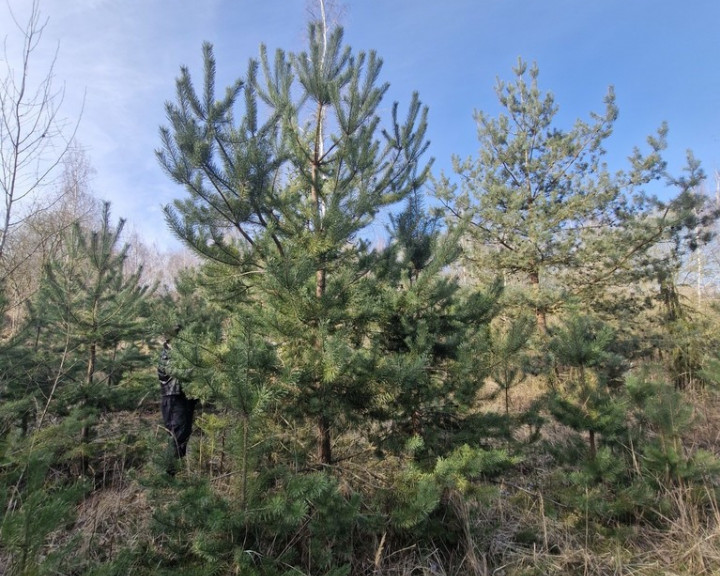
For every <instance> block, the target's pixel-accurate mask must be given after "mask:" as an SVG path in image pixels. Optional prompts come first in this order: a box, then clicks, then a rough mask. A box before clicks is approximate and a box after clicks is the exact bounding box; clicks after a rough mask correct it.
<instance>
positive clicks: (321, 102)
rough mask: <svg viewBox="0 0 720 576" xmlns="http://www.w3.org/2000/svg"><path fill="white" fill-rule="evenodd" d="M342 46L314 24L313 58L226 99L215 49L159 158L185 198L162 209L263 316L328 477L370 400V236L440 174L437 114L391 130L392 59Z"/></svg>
mask: <svg viewBox="0 0 720 576" xmlns="http://www.w3.org/2000/svg"><path fill="white" fill-rule="evenodd" d="M342 40H343V33H342V30H341V29H336V30H333V31H332V32H328V31H327V30H326V29H325V28H324V27H323V26H322V25H317V24H311V25H310V27H309V46H308V49H307V51H305V52H302V53H300V54H286V53H285V52H283V51H282V50H278V51H277V53H276V55H275V58H274V60H272V59H271V58H270V57H269V56H268V53H267V50H266V48H265V47H262V48H261V52H260V59H259V61H255V60H251V61H250V63H249V66H248V70H247V73H246V76H245V78H244V79H242V80H238V81H237V82H235V83H234V84H233V85H232V86H231V87H229V88H228V90H227V91H226V94H225V96H224V97H223V98H220V99H217V98H216V95H215V68H216V65H215V58H214V55H213V51H212V47H211V46H210V45H207V44H206V45H205V46H204V48H203V53H204V61H205V75H204V80H203V86H202V89H201V90H200V91H198V90H196V89H195V87H194V84H193V82H192V79H191V76H190V72H189V71H188V70H187V69H186V68H183V69H182V71H181V75H180V78H179V79H178V81H177V101H176V102H175V103H169V104H168V105H167V116H168V120H169V123H170V126H169V127H168V128H163V129H162V130H161V138H162V148H161V149H160V150H159V151H158V157H159V160H160V162H161V164H162V165H163V167H164V168H165V169H166V171H167V173H168V174H169V176H170V177H171V178H172V179H173V180H174V181H175V182H177V183H178V184H181V185H183V186H184V187H185V190H186V191H187V193H188V197H187V198H186V199H184V200H177V201H175V202H174V204H173V205H172V206H167V207H166V209H165V214H166V217H167V221H168V223H169V225H170V227H171V229H172V230H173V231H174V233H175V234H176V235H177V236H178V238H180V239H181V240H182V241H183V242H185V243H186V244H187V245H189V246H191V247H192V248H193V249H194V250H195V251H197V252H198V253H199V254H201V255H203V256H204V257H206V258H208V259H210V260H213V261H215V262H218V263H220V264H222V265H224V266H226V267H227V268H228V270H229V271H230V272H231V273H232V274H234V275H235V278H236V282H235V288H236V289H237V290H238V292H237V293H238V294H240V293H242V291H243V290H244V291H245V292H244V296H243V297H245V298H248V299H249V301H251V302H252V303H253V304H254V308H253V309H254V311H255V314H259V315H262V317H263V319H262V322H261V323H262V324H263V325H264V326H265V338H266V339H267V340H268V341H270V342H272V343H273V344H274V345H275V347H276V349H277V353H278V357H279V359H280V361H281V362H282V364H283V366H284V368H285V370H284V372H285V374H286V380H285V386H286V390H287V392H288V393H289V397H288V400H289V401H288V404H289V405H290V406H291V407H292V410H291V411H292V415H293V417H295V418H298V419H299V420H301V421H307V422H310V421H312V422H314V426H315V429H316V438H317V439H316V447H317V459H318V461H319V462H321V463H325V464H327V463H330V462H331V461H332V429H333V427H339V426H341V425H342V423H343V422H347V421H348V419H352V418H353V415H354V414H356V412H357V410H358V409H360V407H361V406H363V405H365V403H366V401H367V399H368V394H370V395H371V394H372V388H371V387H368V386H367V385H364V384H366V378H362V377H361V375H362V374H363V373H366V372H367V370H368V366H369V365H370V364H371V363H372V362H373V359H372V355H371V354H369V353H368V351H367V350H364V349H363V346H364V340H363V339H362V338H360V337H358V333H357V330H358V328H357V326H355V325H354V320H355V319H356V318H357V313H356V312H353V310H355V309H356V308H357V304H358V302H359V300H358V298H359V296H358V294H359V293H361V292H362V289H361V287H362V285H363V283H364V282H367V281H368V275H369V274H370V269H369V268H368V266H369V264H370V262H371V259H369V258H367V254H368V251H369V246H368V244H367V243H366V242H364V241H362V240H361V239H360V237H361V234H362V232H363V229H364V228H365V227H366V226H368V225H369V224H371V223H372V222H373V221H374V219H375V218H376V217H377V215H378V213H379V211H380V210H382V209H383V208H384V207H386V206H391V205H393V204H395V203H396V202H398V201H400V200H402V199H403V198H405V197H406V196H407V195H408V194H409V193H410V192H411V191H412V190H415V189H417V188H418V187H419V186H420V185H421V184H422V183H423V181H424V180H425V179H426V177H427V174H428V170H429V165H427V164H426V163H425V162H423V160H422V157H423V154H424V152H425V151H426V149H427V146H428V143H427V141H426V140H425V130H426V116H427V109H425V108H423V107H422V106H421V104H420V101H419V100H418V97H417V95H414V96H413V97H412V99H411V102H410V106H409V109H408V112H407V115H406V118H405V120H404V121H403V120H400V119H399V117H398V116H399V112H398V105H397V104H395V105H393V106H392V109H391V114H390V117H389V118H387V119H385V120H383V119H382V118H381V116H380V113H381V110H382V107H381V102H382V101H383V97H384V96H385V94H386V92H387V89H388V84H386V83H381V82H379V77H380V71H381V65H382V62H381V60H380V59H379V58H378V56H377V55H376V54H375V53H374V52H369V53H365V52H360V53H357V54H354V53H353V52H352V51H351V50H350V48H348V47H345V46H344V45H343V42H342Z"/></svg>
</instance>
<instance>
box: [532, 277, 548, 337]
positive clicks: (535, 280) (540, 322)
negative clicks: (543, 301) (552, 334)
mask: <svg viewBox="0 0 720 576" xmlns="http://www.w3.org/2000/svg"><path fill="white" fill-rule="evenodd" d="M529 276H530V284H531V286H532V291H533V295H534V296H535V318H536V319H537V327H538V330H539V331H540V334H547V315H546V314H545V310H543V309H542V308H540V306H538V302H537V301H538V300H539V299H540V274H539V272H538V271H537V270H533V271H532V272H530V275H529Z"/></svg>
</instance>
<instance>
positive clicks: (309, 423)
mask: <svg viewBox="0 0 720 576" xmlns="http://www.w3.org/2000/svg"><path fill="white" fill-rule="evenodd" d="M33 7H34V9H33V12H32V17H31V19H30V20H29V22H28V23H27V25H25V27H24V28H23V31H24V37H25V40H26V43H25V45H24V49H23V51H22V53H23V55H24V59H23V62H25V63H26V64H28V65H29V63H31V62H32V58H33V55H34V53H35V50H36V49H37V46H38V45H39V44H38V42H40V41H41V40H42V33H43V30H44V20H43V19H42V17H41V14H40V11H39V5H38V4H36V3H33ZM324 8H325V6H324V4H322V3H321V4H320V8H319V10H318V12H317V14H316V15H315V16H316V17H315V19H314V20H311V22H310V23H309V26H308V35H307V46H306V48H305V49H304V50H303V51H299V52H283V51H281V50H279V51H277V52H274V53H271V52H270V51H268V50H267V49H266V48H264V47H261V49H260V51H259V53H258V54H257V55H256V56H255V58H254V59H251V60H249V62H248V63H247V64H246V65H245V66H243V68H241V69H240V70H238V71H237V76H238V80H237V81H235V82H234V83H232V84H230V85H229V87H227V88H226V87H225V86H223V85H217V81H216V75H217V71H218V68H219V66H220V64H218V63H216V60H215V54H214V51H213V47H212V46H211V45H210V44H205V45H204V46H203V48H202V56H203V68H202V70H200V71H191V70H190V69H188V68H186V67H182V68H181V69H180V74H179V76H178V79H177V82H176V95H175V98H174V99H173V100H170V101H168V103H167V104H166V114H167V120H166V125H165V126H163V127H162V128H161V131H160V137H159V140H158V144H157V153H156V155H157V160H158V161H159V163H160V165H161V166H162V167H163V169H164V170H165V172H166V174H167V176H168V178H169V179H170V180H171V181H173V182H175V183H176V184H179V185H180V186H179V187H178V188H177V189H178V197H177V199H176V200H174V201H173V202H171V203H168V204H167V205H166V206H165V207H164V217H165V222H166V224H167V226H168V227H169V229H170V230H171V231H172V233H173V234H174V235H175V237H176V238H177V239H178V240H179V241H180V242H181V243H182V244H183V246H185V247H186V249H187V250H186V251H183V252H179V253H176V254H172V255H170V254H161V253H158V252H157V250H155V251H154V250H153V249H152V248H149V247H148V246H146V245H144V244H143V242H142V239H141V238H139V237H138V236H137V235H134V236H130V237H128V236H127V235H126V234H125V230H124V227H125V221H124V220H123V219H122V218H121V219H119V220H117V221H116V220H114V218H113V215H112V213H111V206H110V203H108V202H104V201H100V200H98V199H96V198H95V197H94V196H93V194H92V193H91V191H90V187H89V185H88V182H89V180H88V177H89V175H90V173H91V170H92V168H91V166H90V161H89V159H88V158H87V156H86V155H85V154H84V153H83V152H82V149H81V148H80V147H79V146H78V145H77V144H76V143H75V141H74V140H73V134H74V129H75V126H74V125H72V124H66V123H63V122H62V121H61V120H60V119H61V115H60V113H59V105H60V104H62V98H61V97H60V96H59V93H58V92H57V91H56V90H55V89H54V87H53V84H52V81H53V70H52V68H50V69H49V70H48V71H47V75H46V76H45V77H44V82H42V83H41V84H40V86H39V89H37V90H26V84H25V82H24V81H25V79H26V76H25V73H26V72H27V71H28V70H29V69H30V68H29V66H24V67H21V68H20V69H19V70H20V71H19V72H17V73H15V74H8V76H6V77H5V79H4V81H3V83H2V86H1V90H0V105H1V106H2V124H1V127H0V146H1V147H2V167H3V172H2V190H3V194H4V200H5V203H4V209H3V212H2V216H3V225H2V230H1V231H0V280H1V281H2V289H3V293H2V312H3V324H2V341H1V343H0V355H1V356H0V357H1V358H2V362H1V364H0V399H1V403H0V484H1V485H2V489H1V490H0V494H2V496H1V497H0V506H2V510H3V516H2V521H1V522H0V563H1V564H0V565H2V566H3V569H4V570H5V571H6V572H7V573H8V574H44V573H48V574H51V573H52V574H57V573H60V574H128V573H133V574H143V573H148V574H150V573H152V574H163V573H174V574H209V573H237V574H290V573H293V574H297V573H302V574H337V575H339V574H371V573H372V574H410V573H427V574H443V573H444V574H492V573H495V574H500V573H504V574H515V575H520V574H524V575H530V574H553V573H554V574H566V573H579V574H659V573H663V574H668V573H678V574H703V573H707V574H711V573H714V572H716V571H717V570H718V566H719V565H720V545H719V544H718V536H719V535H720V532H719V531H718V520H719V519H720V513H719V510H718V504H717V485H718V482H717V480H718V474H720V461H718V453H717V446H716V440H717V435H718V420H717V418H718V401H717V392H716V388H717V382H718V378H720V371H719V366H720V365H719V364H718V357H717V325H718V318H717V314H716V312H717V308H716V304H717V290H716V289H717V285H716V280H717V271H716V270H717V256H718V251H717V242H716V238H715V236H716V228H717V217H718V200H717V198H716V196H715V195H714V194H712V193H710V191H709V188H708V183H707V178H706V175H705V172H704V171H703V169H702V167H701V166H700V164H699V162H698V161H697V160H696V159H695V158H694V156H693V155H692V153H691V152H688V155H687V165H686V167H685V169H684V170H682V171H678V172H677V173H676V172H674V171H673V170H671V169H669V168H668V165H667V162H666V161H665V159H664V156H663V154H664V151H665V149H666V147H667V141H666V140H667V139H666V136H667V126H665V125H664V124H659V126H658V129H657V131H656V132H655V133H653V134H651V135H649V136H648V137H647V139H646V141H645V142H641V143H638V146H637V147H636V148H635V149H634V150H632V151H631V152H630V155H629V157H628V159H627V165H626V166H625V167H624V168H623V169H621V170H611V169H610V168H608V166H607V164H606V157H607V154H608V150H606V146H608V138H609V137H610V135H611V134H612V130H613V126H614V124H615V122H616V119H617V115H618V107H617V105H616V102H615V95H614V92H613V90H612V88H609V89H608V91H607V93H606V94H605V97H604V100H603V101H602V103H601V105H600V106H599V108H600V110H599V111H595V112H592V113H590V114H589V115H588V117H587V118H586V119H578V120H577V121H575V122H574V123H573V124H572V125H571V126H570V127H563V126H561V125H559V123H558V122H557V115H558V113H559V110H560V106H559V104H556V103H555V101H554V98H553V96H552V93H551V92H549V91H546V90H544V89H543V88H542V87H541V82H540V81H541V79H542V75H541V72H540V70H539V69H538V67H537V66H536V65H534V64H532V63H528V62H525V61H523V60H522V59H520V60H519V61H518V62H517V65H516V67H515V68H514V69H513V70H512V71H511V72H510V74H509V75H508V76H509V79H507V80H498V82H497V85H496V93H497V99H498V105H499V108H500V110H501V112H500V113H498V114H497V115H495V114H492V115H491V114H488V113H483V112H480V111H479V112H477V113H476V115H475V122H476V125H477V134H478V141H479V151H478V153H477V155H476V156H473V157H470V158H467V159H465V158H463V159H461V158H456V159H455V161H454V163H453V166H452V170H451V171H448V172H446V171H434V170H433V160H432V157H431V153H432V148H431V146H430V143H429V141H428V137H427V121H428V109H427V108H426V107H425V106H424V105H423V103H422V100H421V98H420V96H419V95H418V94H408V95H407V96H406V97H405V99H404V100H403V101H401V102H400V103H399V104H393V103H389V102H388V101H387V92H388V89H389V85H388V84H387V83H385V80H384V79H383V75H382V70H381V59H380V56H379V55H377V54H376V53H374V52H373V51H367V52H363V51H355V50H353V49H352V48H351V47H350V46H348V45H347V44H346V42H345V41H344V36H343V31H342V29H341V28H338V27H334V26H332V25H330V24H329V23H328V17H327V14H326V13H325V10H324ZM390 80H391V79H390ZM658 186H662V188H663V190H664V193H663V195H662V197H658V195H657V194H656V193H655V192H656V190H657V189H658ZM378 221H386V222H387V233H386V237H385V239H384V241H383V242H381V243H373V242H369V241H368V240H367V239H364V234H363V232H364V231H365V230H366V229H367V227H368V226H369V225H371V224H373V223H377V222H378ZM177 323H182V324H183V325H184V330H183V331H182V332H181V335H180V337H179V338H177V339H176V341H175V343H174V348H175V350H174V352H175V358H174V361H175V366H174V367H173V370H174V373H175V374H176V375H177V376H178V377H179V378H181V379H182V380H183V381H184V382H185V388H186V391H187V393H188V394H189V395H191V396H193V397H197V398H199V399H200V400H201V408H200V410H199V412H198V414H197V420H196V433H195V434H194V435H193V437H192V439H191V443H190V451H189V454H188V456H187V458H186V459H185V460H184V461H183V463H182V464H183V468H182V470H181V471H180V472H179V473H178V474H176V475H174V476H173V475H168V474H167V473H166V472H165V470H166V469H167V466H168V458H170V456H169V453H168V437H167V433H166V431H165V430H163V428H162V426H161V424H160V418H159V398H158V392H159V391H158V385H157V380H156V374H155V363H156V360H157V355H158V352H159V349H160V346H161V344H162V339H163V337H164V336H166V335H168V334H169V332H170V331H171V329H172V327H173V326H174V325H175V324H177Z"/></svg>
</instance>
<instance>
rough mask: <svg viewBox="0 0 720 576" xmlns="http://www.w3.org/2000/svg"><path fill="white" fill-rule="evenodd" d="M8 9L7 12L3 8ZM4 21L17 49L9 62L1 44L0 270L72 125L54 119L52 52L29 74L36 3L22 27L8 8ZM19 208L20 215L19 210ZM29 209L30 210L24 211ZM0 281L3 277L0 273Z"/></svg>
mask: <svg viewBox="0 0 720 576" xmlns="http://www.w3.org/2000/svg"><path fill="white" fill-rule="evenodd" d="M9 8H10V7H9ZM10 16H11V17H10V20H11V21H12V22H13V23H14V24H15V28H16V32H19V38H20V39H21V43H22V46H21V49H20V54H19V56H18V57H13V54H11V52H12V51H11V49H10V46H9V38H8V37H6V38H5V39H4V45H3V48H4V61H5V66H6V68H5V70H4V72H2V73H1V74H2V76H0V192H1V193H2V201H3V205H2V207H1V208H0V266H1V265H2V264H3V261H4V257H5V251H6V247H7V244H8V239H9V238H10V236H11V235H12V234H13V231H14V230H15V229H17V227H18V226H19V225H20V224H22V222H23V220H24V218H25V217H27V215H28V214H29V213H31V212H34V211H36V210H40V209H43V208H44V207H46V205H47V203H48V202H47V201H46V202H43V199H42V190H43V188H45V187H46V186H47V185H48V184H49V183H50V182H51V181H52V178H53V175H54V174H55V173H56V169H57V168H58V167H59V165H60V164H61V161H62V159H63V157H64V156H65V154H66V153H67V152H68V150H69V149H70V146H71V143H72V142H73V139H74V136H75V132H76V130H77V125H78V124H77V122H76V123H70V122H69V121H68V120H66V119H64V118H63V117H61V116H60V114H59V111H60V108H61V105H62V103H63V100H64V96H65V91H64V88H62V87H61V88H56V87H55V86H54V84H53V80H54V76H55V74H54V69H55V63H56V61H57V54H58V51H57V49H56V50H55V53H54V54H53V57H52V58H51V60H50V62H49V64H47V65H46V66H45V68H44V69H43V70H42V71H41V72H40V74H36V73H35V69H34V64H35V62H36V61H40V60H41V58H40V57H39V56H40V55H39V52H38V49H39V46H40V44H41V41H42V37H43V33H44V31H45V28H46V26H47V19H42V17H41V13H40V6H39V0H33V1H32V6H31V9H30V15H29V16H28V18H27V21H26V22H25V23H24V24H23V23H21V22H20V20H19V18H18V17H17V16H16V13H15V12H13V11H12V8H10ZM23 205H25V206H24V208H25V209H24V210H23V209H21V208H23ZM30 206H32V207H33V209H32V210H30V209H29V207H30ZM0 274H1V275H0V280H2V279H3V277H4V272H0Z"/></svg>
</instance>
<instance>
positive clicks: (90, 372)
mask: <svg viewBox="0 0 720 576" xmlns="http://www.w3.org/2000/svg"><path fill="white" fill-rule="evenodd" d="M96 360H97V344H96V343H95V342H93V343H92V344H90V359H89V360H88V369H87V380H86V381H87V383H88V386H89V385H90V384H92V383H93V376H94V375H95V362H96Z"/></svg>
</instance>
